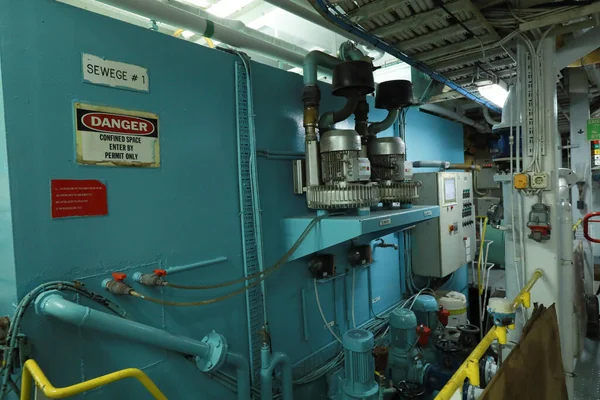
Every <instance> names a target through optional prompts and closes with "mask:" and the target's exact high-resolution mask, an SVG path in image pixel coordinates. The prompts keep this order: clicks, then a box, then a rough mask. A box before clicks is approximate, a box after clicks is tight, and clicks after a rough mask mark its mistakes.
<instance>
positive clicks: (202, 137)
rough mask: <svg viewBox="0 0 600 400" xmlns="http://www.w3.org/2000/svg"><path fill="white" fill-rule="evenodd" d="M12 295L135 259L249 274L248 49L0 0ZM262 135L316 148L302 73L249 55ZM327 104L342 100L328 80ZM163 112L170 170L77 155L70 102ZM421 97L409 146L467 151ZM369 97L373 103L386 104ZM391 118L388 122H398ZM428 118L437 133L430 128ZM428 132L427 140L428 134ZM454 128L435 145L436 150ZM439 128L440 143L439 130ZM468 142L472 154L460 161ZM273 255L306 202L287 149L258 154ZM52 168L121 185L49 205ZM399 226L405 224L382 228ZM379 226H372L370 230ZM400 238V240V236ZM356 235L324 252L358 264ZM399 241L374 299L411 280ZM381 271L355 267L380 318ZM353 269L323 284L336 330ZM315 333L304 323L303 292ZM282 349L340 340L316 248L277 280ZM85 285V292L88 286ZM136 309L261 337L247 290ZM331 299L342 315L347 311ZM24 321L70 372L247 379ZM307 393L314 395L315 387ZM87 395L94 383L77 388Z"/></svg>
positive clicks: (420, 151) (0, 244)
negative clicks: (244, 226)
mask: <svg viewBox="0 0 600 400" xmlns="http://www.w3.org/2000/svg"><path fill="white" fill-rule="evenodd" d="M0 9H1V10H2V12H1V13H0V79H1V87H0V94H2V96H0V105H2V100H3V101H4V102H3V107H0V139H1V141H0V271H1V274H0V293H1V294H0V310H1V311H2V312H5V313H9V314H12V303H13V302H14V300H15V298H16V297H17V296H18V297H21V296H23V295H24V294H26V293H27V292H28V291H29V290H31V289H32V288H33V287H35V286H37V285H38V284H40V283H43V282H46V281H49V280H54V279H66V280H72V279H78V280H81V281H83V282H84V283H85V284H86V285H87V286H88V287H89V288H91V289H92V290H96V291H97V290H100V281H101V280H102V279H104V278H107V277H108V276H109V274H110V273H111V272H113V271H124V272H127V273H129V274H130V275H132V274H133V272H135V271H151V270H152V269H154V268H156V267H162V268H165V267H170V266H175V265H182V264H190V263H195V262H198V261H202V260H207V259H212V258H215V257H219V256H226V257H228V262H226V263H223V264H219V265H214V266H209V267H204V268H201V269H197V270H194V271H190V272H186V273H181V274H179V275H175V276H173V278H172V280H173V281H178V282H185V283H191V282H194V283H198V284H201V283H215V282H221V281H226V280H230V279H233V278H238V277H241V276H243V266H242V242H241V235H240V222H239V201H238V178H237V156H236V154H237V145H236V114H235V86H234V62H235V61H236V60H237V59H238V58H237V57H236V56H234V55H231V54H228V53H224V52H220V51H215V50H210V49H207V48H203V47H200V46H197V45H195V44H192V43H188V42H185V41H183V40H179V39H175V38H171V37H168V36H165V35H162V34H160V33H157V32H153V31H150V30H144V29H141V28H138V27H134V26H130V25H127V24H124V23H121V22H118V21H114V20H110V19H108V18H104V17H101V16H98V15H94V14H90V13H87V12H85V11H82V10H79V9H75V8H72V7H69V6H66V5H64V4H60V3H56V2H54V1H52V0H20V1H17V0H0ZM82 52H86V53H90V54H94V55H97V56H102V57H106V58H108V59H111V60H118V61H123V62H128V63H132V64H137V65H141V66H144V67H146V68H148V69H149V73H150V93H149V94H144V93H136V92H131V91H125V90H117V89H111V88H106V87H100V86H94V85H90V84H86V83H83V82H82V80H81V53H82ZM252 69H253V72H252V77H253V81H254V99H255V111H256V132H257V142H258V144H257V147H258V148H259V149H268V150H271V151H302V149H303V141H304V139H303V131H302V123H301V119H302V105H301V101H300V93H301V88H302V78H301V77H300V76H299V75H295V74H291V73H287V72H284V71H281V70H277V69H273V68H270V67H266V66H263V65H259V64H255V63H253V65H252ZM321 88H322V95H323V100H322V110H329V109H332V108H335V107H339V106H340V105H341V104H342V100H341V99H337V98H333V97H332V96H331V95H330V94H329V89H328V86H327V85H322V87H321ZM74 101H83V102H88V103H92V104H100V105H109V106H113V107H120V108H125V109H135V110H143V111H148V112H153V113H156V114H158V115H159V117H160V127H161V138H160V144H161V164H162V165H161V167H160V168H159V169H142V168H109V167H94V166H80V165H78V164H77V163H76V162H75V149H74V146H75V141H74V130H73V102H74ZM411 115H412V114H409V119H408V123H409V129H408V133H407V135H408V138H407V140H408V145H409V149H410V150H409V151H410V153H409V157H410V158H411V159H417V158H419V159H423V158H444V159H449V160H450V161H453V162H454V161H455V162H459V161H462V152H463V149H462V146H463V145H462V128H461V127H460V126H458V125H457V124H454V123H451V122H449V121H445V120H440V119H437V118H434V117H431V116H425V115H419V117H418V118H414V121H412V119H413V118H411ZM383 117H384V113H383V112H380V111H373V112H372V113H371V114H370V119H371V120H380V119H383ZM387 134H392V131H391V130H390V131H389V132H387ZM425 135H426V136H425ZM425 137H426V138H428V139H427V140H426V139H425ZM439 138H444V140H446V139H447V138H451V139H452V140H448V143H445V144H444V146H443V147H440V153H439V155H438V153H436V157H433V156H429V154H430V153H429V149H428V147H427V146H431V145H432V144H433V143H434V141H436V140H437V139H439ZM425 142H428V143H429V144H428V145H427V143H425ZM459 158H460V160H459ZM258 167H259V171H258V172H259V185H260V195H261V203H262V221H263V226H264V244H265V265H270V264H271V263H272V262H274V261H275V260H276V259H277V258H278V257H279V256H280V255H281V254H283V252H284V251H285V249H283V246H282V243H281V241H280V240H281V235H280V223H281V220H282V218H284V217H289V216H293V215H298V214H303V213H305V212H306V206H305V200H304V198H303V197H302V196H296V195H293V194H292V180H291V163H290V162H289V161H280V160H270V159H259V161H258ZM51 179H101V180H104V181H106V183H107V187H108V202H109V215H108V216H106V217H94V218H79V219H64V220H52V219H51V218H50V180H51ZM385 240H386V241H387V242H392V243H397V242H398V238H397V236H395V235H389V236H388V237H386V238H385ZM367 242H368V240H367ZM401 242H402V240H400V243H401ZM349 245H350V244H344V245H340V246H336V247H335V248H332V249H330V250H328V251H331V252H332V253H334V254H336V255H337V256H338V257H337V260H338V269H339V270H344V269H345V267H346V262H345V260H346V251H347V249H348V247H349ZM400 254H401V251H399V252H394V251H392V250H389V249H376V253H375V255H376V259H377V263H376V264H375V265H374V266H373V268H372V269H373V271H372V278H373V288H372V289H373V297H380V298H381V300H380V301H378V302H377V303H375V304H374V305H373V309H374V311H375V312H381V311H383V310H384V309H386V308H388V307H390V306H393V305H394V304H395V303H397V302H398V301H399V299H400V298H401V296H402V285H403V282H402V281H403V277H402V269H403V265H402V262H401V261H400V258H401V257H400ZM366 273H367V270H360V271H357V279H356V319H357V322H358V323H359V324H360V323H362V322H364V321H366V320H368V319H369V318H370V315H369V306H368V303H369V299H368V290H367V276H366ZM133 285H134V287H135V288H136V290H139V291H140V292H143V293H148V294H152V295H154V296H162V297H164V298H168V299H174V300H191V299H199V298H212V297H216V296H219V295H221V294H224V293H227V292H229V290H227V289H223V290H214V291H211V292H209V293H190V292H186V293H180V292H174V291H170V290H166V289H165V290H163V291H162V292H160V293H159V292H158V291H157V290H156V289H147V288H144V287H140V285H137V284H133ZM350 289H351V280H350V279H345V278H341V279H338V280H336V281H335V282H329V283H326V284H322V285H320V287H319V290H320V296H321V299H322V301H323V306H324V309H325V313H326V315H327V317H328V318H330V319H333V317H334V315H335V316H336V329H338V330H339V331H340V332H344V331H345V330H346V329H347V328H348V323H349V321H348V309H349V308H348V306H347V302H348V301H349V295H350ZM303 290H304V294H305V299H306V310H305V311H306V313H307V330H308V338H307V339H308V340H306V339H305V337H304V334H303V332H304V325H303V324H304V323H303V316H302V291H303ZM267 294H268V298H267V306H268V312H269V316H270V320H269V322H270V327H271V334H272V340H273V349H274V351H283V352H286V353H288V354H289V355H290V357H291V358H292V360H293V362H298V361H301V360H302V359H305V358H306V357H308V356H310V355H311V354H313V353H315V352H317V351H319V350H320V349H322V348H324V347H325V346H327V345H329V344H330V343H331V342H332V338H331V337H330V335H329V334H328V333H327V331H326V330H325V329H324V326H323V322H322V321H321V319H320V317H319V314H318V311H317V309H316V305H315V300H314V292H313V290H312V280H311V279H310V274H309V272H308V269H307V260H306V259H300V260H296V261H294V262H291V263H288V264H286V265H285V266H284V267H283V268H281V269H280V270H279V271H278V272H276V273H275V274H273V276H272V277H271V278H269V280H268V281H267ZM75 300H79V299H75ZM113 300H115V301H117V302H119V304H121V305H122V306H123V307H124V308H126V309H127V311H128V312H129V313H130V315H131V316H132V318H134V319H135V320H137V321H139V322H142V323H146V324H149V325H152V326H157V327H160V328H163V329H167V330H169V331H170V332H173V333H176V334H181V335H186V336H189V337H192V338H197V339H199V338H201V337H202V336H204V335H205V334H206V333H207V332H209V331H212V330H213V329H214V330H216V331H217V332H219V333H221V334H223V335H225V336H226V337H227V339H228V342H229V345H230V349H231V350H232V351H235V352H238V353H242V354H245V355H247V354H248V332H247V320H246V315H247V314H246V302H245V298H244V297H243V296H238V297H236V298H233V299H230V300H227V301H225V302H222V303H218V304H214V305H210V306H206V307H200V308H193V309H174V308H164V307H161V306H158V305H154V304H149V303H142V302H140V301H139V300H136V299H133V298H114V297H113ZM334 313H335V314H334ZM23 332H24V333H26V334H27V335H28V336H30V338H31V340H32V344H33V347H32V351H33V353H32V356H33V358H35V359H36V360H37V361H38V362H39V363H40V365H41V366H42V368H43V369H44V370H45V371H46V373H47V375H48V377H49V378H50V380H51V381H52V382H53V383H54V384H55V385H56V386H63V385H69V384H72V383H75V382H78V381H80V380H84V379H89V378H92V377H95V376H98V375H101V374H105V373H108V372H112V371H114V370H117V369H122V368H126V367H137V368H143V369H144V370H145V371H146V372H147V373H148V374H149V376H150V377H151V378H152V379H154V380H155V381H156V382H157V384H158V385H159V387H161V389H163V391H164V392H165V394H166V395H167V396H168V397H169V398H171V399H186V398H192V397H193V398H201V399H229V398H234V397H235V396H234V394H233V393H232V392H231V391H229V390H228V389H226V388H225V387H223V386H222V385H221V384H219V383H217V382H216V381H215V380H214V379H211V378H210V377H207V376H205V375H203V374H202V373H200V372H199V371H197V369H196V368H195V366H194V365H193V363H191V362H190V361H188V360H186V359H184V358H183V357H181V356H179V355H175V354H171V353H165V352H162V351H157V350H153V349H150V348H148V347H146V346H142V345H137V344H135V343H128V342H123V341H121V340H118V339H116V338H112V337H107V336H102V335H99V334H96V333H94V332H90V331H87V330H84V329H78V328H76V327H72V326H67V325H65V324H61V323H58V322H55V321H51V320H48V319H45V318H40V317H37V316H35V315H33V314H32V313H31V312H30V313H29V314H28V317H27V320H26V322H25V324H24V326H23ZM306 390H308V392H298V393H299V394H298V398H306V399H309V398H310V399H313V398H315V397H314V395H313V394H306V393H314V390H313V391H312V392H311V390H310V388H308V389H306ZM80 397H83V396H80ZM85 397H86V398H90V399H106V398H110V399H138V398H139V399H142V398H147V395H146V394H144V392H143V391H142V389H140V388H139V387H138V385H137V384H134V383H131V382H122V383H119V384H117V385H115V386H111V387H108V388H105V389H101V390H97V391H94V392H91V393H88V394H87V395H86V396H85Z"/></svg>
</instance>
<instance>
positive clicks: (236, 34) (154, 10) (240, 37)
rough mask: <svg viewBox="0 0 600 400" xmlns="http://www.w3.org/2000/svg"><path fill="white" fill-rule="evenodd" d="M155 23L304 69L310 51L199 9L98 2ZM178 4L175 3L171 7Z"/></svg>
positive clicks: (153, 0) (139, 1)
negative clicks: (305, 58)
mask: <svg viewBox="0 0 600 400" xmlns="http://www.w3.org/2000/svg"><path fill="white" fill-rule="evenodd" d="M97 1H99V2H101V3H104V4H107V5H110V6H113V7H117V8H120V9H122V10H125V11H129V12H132V13H135V14H139V15H142V16H144V17H146V18H150V19H152V20H155V21H158V22H163V23H166V24H169V25H173V26H178V27H180V28H182V29H186V30H189V31H192V32H196V33H198V34H199V35H202V36H204V37H207V38H210V39H214V40H218V41H220V42H224V43H226V44H228V45H230V46H233V47H238V48H241V49H245V50H248V51H253V52H255V53H258V54H262V55H265V56H268V57H272V58H275V59H277V60H279V61H283V62H286V63H289V64H291V65H294V66H296V67H302V63H303V61H304V56H305V55H306V54H307V53H308V51H307V50H305V49H303V48H301V47H299V46H296V45H293V44H291V43H288V42H285V41H283V40H280V39H277V38H274V37H272V36H269V35H267V34H264V33H262V32H259V31H256V30H254V29H251V28H248V27H247V26H246V25H244V24H243V23H242V22H240V21H232V20H228V19H224V18H218V17H215V16H213V15H211V14H209V13H207V12H206V11H203V10H200V9H198V10H197V11H194V12H190V11H187V9H186V10H184V9H182V8H179V7H177V6H175V5H169V4H166V3H163V2H161V1H158V0H97ZM171 4H175V3H171Z"/></svg>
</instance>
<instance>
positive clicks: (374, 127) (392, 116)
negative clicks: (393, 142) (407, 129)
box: [368, 109, 400, 136]
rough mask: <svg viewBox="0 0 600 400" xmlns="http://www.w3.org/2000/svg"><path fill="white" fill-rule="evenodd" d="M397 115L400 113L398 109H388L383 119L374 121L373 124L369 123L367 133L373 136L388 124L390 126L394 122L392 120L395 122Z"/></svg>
mask: <svg viewBox="0 0 600 400" xmlns="http://www.w3.org/2000/svg"><path fill="white" fill-rule="evenodd" d="M398 115H400V110H398V109H392V110H388V115H387V116H386V117H385V119H384V120H383V121H381V122H376V123H374V124H371V125H369V129H368V132H369V135H371V136H375V135H377V134H378V133H379V132H383V131H385V130H386V129H388V128H389V127H390V126H392V125H393V124H394V122H396V120H397V119H398Z"/></svg>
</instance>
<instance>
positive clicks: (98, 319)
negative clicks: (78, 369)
mask: <svg viewBox="0 0 600 400" xmlns="http://www.w3.org/2000/svg"><path fill="white" fill-rule="evenodd" d="M35 311H36V313H37V314H38V315H45V316H49V317H53V318H56V319H58V320H60V321H63V322H66V323H69V324H72V325H75V326H79V327H83V328H89V329H94V330H97V331H99V332H103V333H107V334H109V335H114V336H119V337H121V338H123V339H127V340H131V341H134V342H138V343H144V344H147V345H149V346H152V347H154V348H157V349H163V350H169V351H172V352H176V353H181V354H185V355H192V356H195V357H196V360H197V363H198V364H199V367H200V364H202V365H203V366H204V368H203V369H204V370H205V371H207V372H208V371H212V370H215V369H219V368H220V367H221V366H222V364H223V362H229V363H230V364H232V365H233V366H235V367H236V369H237V370H238V379H239V378H240V377H241V375H242V374H244V375H248V374H247V372H248V371H249V368H248V361H247V360H245V359H244V358H243V357H242V356H240V355H238V354H235V353H231V352H227V353H225V352H226V349H227V345H226V344H222V343H219V344H218V345H217V344H214V343H212V342H211V340H206V341H205V339H203V341H198V340H194V339H191V338H188V337H185V336H177V335H173V334H172V333H169V332H167V331H164V330H162V329H157V328H153V327H151V326H148V325H144V324H140V323H139V322H134V321H131V320H128V319H124V318H119V317H116V316H112V315H109V314H106V313H104V312H102V311H98V310H94V309H91V308H90V307H86V306H82V305H79V304H76V303H73V302H71V301H69V300H66V299H65V298H64V297H63V296H62V295H60V294H58V292H47V293H44V294H42V295H40V296H39V297H38V298H37V299H36V301H35ZM211 335H216V334H214V333H213V334H211ZM209 336H210V335H209ZM242 360H243V361H242ZM242 378H243V377H242ZM238 385H239V388H238V399H239V400H249V399H250V387H249V381H248V379H245V380H244V379H242V380H241V381H240V380H238ZM246 385H248V386H246Z"/></svg>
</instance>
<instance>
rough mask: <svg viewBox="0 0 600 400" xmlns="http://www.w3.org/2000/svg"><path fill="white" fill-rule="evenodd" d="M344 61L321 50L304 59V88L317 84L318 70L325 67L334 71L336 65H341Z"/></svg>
mask: <svg viewBox="0 0 600 400" xmlns="http://www.w3.org/2000/svg"><path fill="white" fill-rule="evenodd" d="M341 63H342V60H340V59H339V58H336V57H334V56H330V55H329V54H326V53H323V52H322V51H319V50H313V51H311V52H310V53H308V54H307V55H306V57H304V64H303V65H302V70H303V71H302V72H303V75H304V86H308V85H316V84H317V68H318V67H323V68H327V69H330V70H331V69H333V68H334V67H335V66H336V65H338V64H341Z"/></svg>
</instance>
